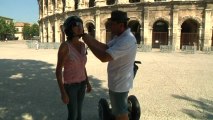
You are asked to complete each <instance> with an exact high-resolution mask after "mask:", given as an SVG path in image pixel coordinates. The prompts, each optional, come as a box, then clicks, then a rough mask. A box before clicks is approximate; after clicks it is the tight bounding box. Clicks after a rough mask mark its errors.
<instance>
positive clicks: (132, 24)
mask: <svg viewBox="0 0 213 120" xmlns="http://www.w3.org/2000/svg"><path fill="white" fill-rule="evenodd" d="M128 27H129V28H130V29H131V32H132V33H133V34H134V36H135V38H136V40H137V44H140V43H141V34H140V33H141V32H140V29H141V25H140V22H139V21H137V20H130V21H129V22H128Z"/></svg>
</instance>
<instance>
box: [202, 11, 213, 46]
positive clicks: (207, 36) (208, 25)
mask: <svg viewBox="0 0 213 120" xmlns="http://www.w3.org/2000/svg"><path fill="white" fill-rule="evenodd" d="M211 13H212V12H211V9H206V10H205V22H204V23H205V26H204V47H210V46H211V34H212V31H211V30H212V18H211V16H212V15H211Z"/></svg>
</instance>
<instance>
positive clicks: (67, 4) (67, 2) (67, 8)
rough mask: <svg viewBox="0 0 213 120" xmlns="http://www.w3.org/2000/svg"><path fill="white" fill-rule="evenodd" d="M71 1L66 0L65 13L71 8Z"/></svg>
mask: <svg viewBox="0 0 213 120" xmlns="http://www.w3.org/2000/svg"><path fill="white" fill-rule="evenodd" d="M71 1H74V0H66V1H65V2H66V6H65V11H66V12H68V11H70V10H71V9H72V7H71Z"/></svg>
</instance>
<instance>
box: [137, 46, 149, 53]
mask: <svg viewBox="0 0 213 120" xmlns="http://www.w3.org/2000/svg"><path fill="white" fill-rule="evenodd" d="M137 51H139V52H150V51H152V47H151V46H150V45H142V44H138V48H137Z"/></svg>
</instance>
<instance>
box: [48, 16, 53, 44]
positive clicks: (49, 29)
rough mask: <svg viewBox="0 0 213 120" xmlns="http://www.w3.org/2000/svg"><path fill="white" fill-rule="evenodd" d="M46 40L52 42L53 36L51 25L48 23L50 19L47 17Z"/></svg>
mask: <svg viewBox="0 0 213 120" xmlns="http://www.w3.org/2000/svg"><path fill="white" fill-rule="evenodd" d="M47 32H48V42H52V41H53V38H52V25H51V23H50V20H49V19H48V31H47Z"/></svg>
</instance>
